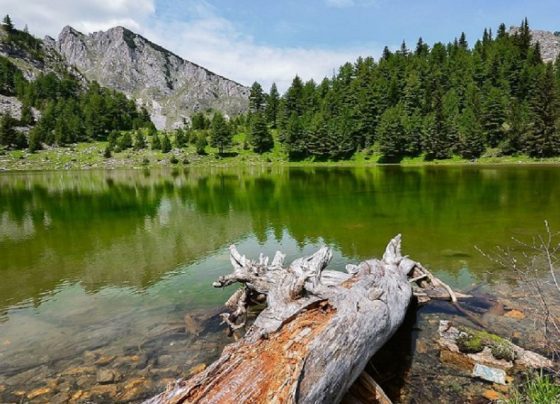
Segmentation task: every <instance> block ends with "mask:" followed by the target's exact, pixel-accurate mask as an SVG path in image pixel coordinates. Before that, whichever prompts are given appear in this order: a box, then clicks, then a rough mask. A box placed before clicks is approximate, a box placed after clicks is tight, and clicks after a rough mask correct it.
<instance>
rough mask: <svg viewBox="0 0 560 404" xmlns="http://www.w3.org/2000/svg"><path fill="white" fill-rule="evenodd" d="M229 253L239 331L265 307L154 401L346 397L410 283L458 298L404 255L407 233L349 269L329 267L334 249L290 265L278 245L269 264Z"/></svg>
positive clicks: (396, 321)
mask: <svg viewBox="0 0 560 404" xmlns="http://www.w3.org/2000/svg"><path fill="white" fill-rule="evenodd" d="M230 253H231V263H232V265H233V268H234V270H233V273H231V274H230V275H226V276H222V277H220V278H219V279H218V280H217V281H216V282H215V283H214V286H215V287H226V286H228V285H232V284H234V283H241V284H242V285H243V287H242V289H239V290H237V291H236V292H235V293H234V294H233V295H232V297H231V298H230V299H229V300H228V302H227V303H226V306H227V307H228V308H229V309H230V310H231V312H230V313H227V314H224V315H223V319H224V322H225V323H227V324H228V326H229V328H230V330H231V332H235V331H237V330H239V329H240V328H242V327H244V326H245V322H246V313H247V308H248V307H249V306H250V305H253V304H259V303H262V302H266V307H265V308H264V309H263V311H262V312H261V313H260V314H259V316H258V317H257V318H256V320H255V322H254V323H253V324H252V325H251V327H249V329H248V331H247V333H246V334H245V336H244V337H243V338H242V339H241V340H239V341H237V342H235V343H233V344H230V345H228V346H227V347H226V348H225V349H224V351H223V353H222V355H221V356H220V358H219V359H218V360H217V361H216V362H214V363H213V364H211V365H210V366H209V367H208V368H207V369H206V370H205V371H204V372H202V373H199V374H198V375H196V376H194V377H192V378H190V379H189V380H182V381H178V382H176V383H175V384H174V385H173V386H170V387H169V388H168V389H167V391H166V392H164V393H162V394H160V395H158V396H156V397H154V398H152V399H151V400H149V401H148V402H149V403H183V402H189V403H194V402H196V403H217V402H220V403H234V402H235V403H241V402H243V403H245V402H249V403H256V402H298V403H317V402H329V403H336V402H340V401H341V399H342V398H343V397H344V395H345V394H346V392H347V391H348V390H349V388H350V387H351V386H352V384H353V383H354V382H355V381H356V380H357V379H358V378H359V377H360V375H361V374H362V371H363V370H364V368H365V366H366V364H367V362H368V361H369V359H370V358H371V357H372V356H373V354H374V353H375V352H377V350H379V349H380V348H381V347H382V346H383V345H384V344H385V342H386V341H387V340H388V339H389V338H390V337H391V336H392V335H393V333H394V332H395V331H396V330H397V329H398V328H399V326H400V325H401V323H402V322H403V319H404V316H405V313H406V310H407V307H408V305H409V302H410V300H411V297H412V295H413V290H412V287H411V284H412V283H414V284H415V285H416V287H418V288H423V289H424V290H428V291H430V293H432V292H433V294H437V295H438V296H441V295H443V294H445V293H447V298H448V299H451V300H453V299H456V297H455V295H454V294H453V292H452V291H451V290H450V289H449V288H448V287H447V285H445V284H443V283H441V282H440V281H439V280H437V278H434V277H433V276H432V275H431V274H430V273H429V272H428V271H427V270H425V269H424V268H423V267H422V266H421V265H420V264H418V263H416V262H414V261H412V260H411V259H409V258H407V257H403V256H402V255H401V237H400V235H399V236H397V237H395V238H394V239H392V240H391V241H390V242H389V244H388V245H387V248H386V250H385V253H384V255H383V258H382V259H381V260H377V259H372V260H368V261H364V262H362V263H361V264H359V265H348V266H347V267H346V271H347V272H346V273H344V272H338V271H331V270H325V267H326V266H327V264H328V262H329V261H330V259H331V257H332V253H331V250H330V249H328V248H321V249H320V250H319V251H317V252H316V253H315V254H313V255H311V256H310V257H307V258H299V259H296V260H295V261H294V262H292V264H291V265H290V266H288V267H287V268H284V267H283V261H284V255H283V254H281V253H280V252H278V253H276V255H275V257H274V259H273V260H272V262H270V263H269V260H268V258H265V257H263V256H262V255H261V257H260V259H259V261H258V262H257V261H252V260H249V259H247V258H246V257H245V256H243V255H241V254H240V253H239V252H238V251H237V249H236V248H235V246H232V247H230ZM409 277H411V278H412V279H410V278H409ZM419 277H421V278H419ZM419 293H423V292H419ZM426 296H428V294H426ZM364 377H365V376H362V379H363V378H364ZM368 385H370V386H373V385H374V384H372V383H371V382H370V383H368ZM379 395H380V396H382V395H383V394H382V392H380V393H379Z"/></svg>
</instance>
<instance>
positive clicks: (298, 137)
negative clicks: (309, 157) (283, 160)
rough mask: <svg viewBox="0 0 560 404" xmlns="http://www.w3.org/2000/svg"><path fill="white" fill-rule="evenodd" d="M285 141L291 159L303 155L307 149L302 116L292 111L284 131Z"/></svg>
mask: <svg viewBox="0 0 560 404" xmlns="http://www.w3.org/2000/svg"><path fill="white" fill-rule="evenodd" d="M283 143H284V144H285V146H286V150H287V151H288V154H289V156H290V158H291V159H293V158H300V157H302V156H303V155H304V154H305V153H306V151H307V147H306V142H305V131H304V127H303V124H302V118H300V117H299V116H297V115H296V113H295V112H294V113H292V115H290V118H289V119H288V122H287V124H286V129H285V131H284V132H283Z"/></svg>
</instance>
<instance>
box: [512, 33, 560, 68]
mask: <svg viewBox="0 0 560 404" xmlns="http://www.w3.org/2000/svg"><path fill="white" fill-rule="evenodd" d="M518 30H519V27H510V29H509V32H510V34H515V33H516V32H517V31H518ZM531 36H532V43H533V44H535V43H537V42H538V43H539V45H540V47H541V56H542V60H543V61H544V62H554V61H555V60H556V58H557V57H558V55H560V32H550V31H541V30H534V29H532V30H531Z"/></svg>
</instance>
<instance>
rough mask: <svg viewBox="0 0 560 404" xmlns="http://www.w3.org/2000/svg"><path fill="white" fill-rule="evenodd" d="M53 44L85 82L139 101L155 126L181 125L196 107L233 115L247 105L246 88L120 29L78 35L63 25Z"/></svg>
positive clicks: (244, 108)
mask: <svg viewBox="0 0 560 404" xmlns="http://www.w3.org/2000/svg"><path fill="white" fill-rule="evenodd" d="M55 46H56V49H57V50H58V52H59V53H60V54H61V55H62V56H63V57H64V58H65V59H66V61H67V62H68V64H70V65H72V66H75V67H77V68H78V69H79V70H80V72H82V73H83V74H84V75H85V76H86V77H87V78H88V79H89V80H96V81H97V82H99V83H100V84H101V85H103V86H106V87H109V88H113V89H115V90H118V91H121V92H123V93H124V94H126V95H127V96H129V97H131V98H133V99H135V100H137V102H138V103H139V104H141V105H144V106H145V107H146V108H147V109H148V111H149V112H150V115H151V117H152V120H153V122H154V124H155V125H156V126H157V127H158V128H160V129H161V128H172V127H177V126H181V125H183V124H184V123H185V122H187V121H188V120H189V117H190V116H191V115H192V114H193V113H194V112H196V111H205V110H207V109H210V108H211V109H216V110H220V111H222V112H224V113H226V114H228V115H233V114H237V113H240V112H243V111H245V110H246V109H247V106H248V95H249V89H248V88H247V87H245V86H243V85H241V84H239V83H236V82H234V81H232V80H228V79H226V78H224V77H222V76H219V75H217V74H214V73H212V72H210V71H208V70H207V69H205V68H203V67H201V66H198V65H196V64H194V63H191V62H189V61H187V60H184V59H182V58H180V57H179V56H177V55H175V54H173V53H172V52H170V51H168V50H166V49H164V48H162V47H161V46H159V45H156V44H154V43H152V42H150V41H149V40H147V39H146V38H144V37H142V36H140V35H138V34H136V33H134V32H132V31H130V30H128V29H126V28H123V27H115V28H112V29H110V30H108V31H100V32H95V33H93V34H89V35H84V34H82V33H80V32H78V31H76V30H75V29H73V28H72V27H68V26H67V27H65V28H64V29H63V30H62V32H61V33H60V35H59V37H58V41H56V44H55Z"/></svg>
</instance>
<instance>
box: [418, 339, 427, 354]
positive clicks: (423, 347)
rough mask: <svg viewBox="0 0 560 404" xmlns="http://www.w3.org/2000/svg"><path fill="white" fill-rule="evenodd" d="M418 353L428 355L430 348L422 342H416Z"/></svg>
mask: <svg viewBox="0 0 560 404" xmlns="http://www.w3.org/2000/svg"><path fill="white" fill-rule="evenodd" d="M416 352H418V353H426V352H428V346H427V345H426V343H425V342H424V341H422V340H418V341H416Z"/></svg>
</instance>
